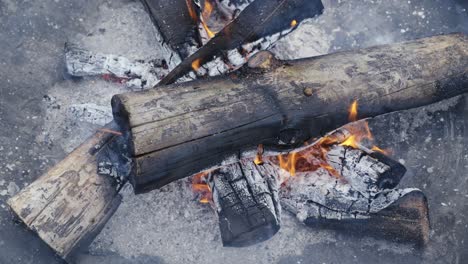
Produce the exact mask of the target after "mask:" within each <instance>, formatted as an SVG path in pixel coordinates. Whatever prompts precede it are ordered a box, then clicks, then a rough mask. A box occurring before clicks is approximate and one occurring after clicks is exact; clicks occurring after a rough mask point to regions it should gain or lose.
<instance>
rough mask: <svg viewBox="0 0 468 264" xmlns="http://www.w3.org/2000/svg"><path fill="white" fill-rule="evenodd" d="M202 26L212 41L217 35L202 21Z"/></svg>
mask: <svg viewBox="0 0 468 264" xmlns="http://www.w3.org/2000/svg"><path fill="white" fill-rule="evenodd" d="M201 24H202V26H203V28H204V29H205V31H206V34H207V35H208V38H210V39H211V38H213V37H214V36H215V33H214V32H213V31H211V30H210V28H209V27H208V25H207V24H206V23H205V22H204V21H201Z"/></svg>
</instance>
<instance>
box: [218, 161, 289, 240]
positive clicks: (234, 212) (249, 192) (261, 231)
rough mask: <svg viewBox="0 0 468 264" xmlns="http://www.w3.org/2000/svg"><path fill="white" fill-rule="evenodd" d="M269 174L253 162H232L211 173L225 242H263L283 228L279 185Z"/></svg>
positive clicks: (222, 236)
mask: <svg viewBox="0 0 468 264" xmlns="http://www.w3.org/2000/svg"><path fill="white" fill-rule="evenodd" d="M266 177H267V176H266ZM266 177H263V176H262V175H261V174H260V172H259V170H258V168H257V167H256V165H255V164H253V163H250V162H249V163H242V164H241V163H235V164H231V165H229V166H225V167H222V168H220V169H217V170H216V171H214V172H212V173H211V180H210V186H211V188H212V192H213V201H214V204H215V207H216V209H217V214H218V217H219V227H220V231H221V238H222V241H223V245H224V246H229V247H244V246H249V245H252V244H256V243H260V242H262V241H265V240H267V239H269V238H271V237H272V236H273V235H275V234H276V232H278V230H279V229H280V209H279V202H278V195H277V192H278V189H277V188H278V187H277V185H275V183H274V182H271V180H272V179H267V178H266Z"/></svg>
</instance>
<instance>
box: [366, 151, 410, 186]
mask: <svg viewBox="0 0 468 264" xmlns="http://www.w3.org/2000/svg"><path fill="white" fill-rule="evenodd" d="M370 156H371V157H373V158H375V159H377V160H378V161H380V162H382V163H384V164H386V165H388V166H389V167H390V170H388V171H386V172H385V173H383V174H382V175H380V178H379V179H378V180H377V185H378V187H379V188H380V189H392V188H395V187H396V186H397V185H398V184H399V183H400V180H401V178H403V176H404V175H405V173H406V167H405V166H404V165H403V164H401V163H400V162H398V161H396V160H394V159H392V158H390V157H389V156H387V155H385V154H383V153H380V152H373V153H371V154H370Z"/></svg>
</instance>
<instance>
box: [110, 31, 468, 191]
mask: <svg viewBox="0 0 468 264" xmlns="http://www.w3.org/2000/svg"><path fill="white" fill-rule="evenodd" d="M467 51H468V41H467V37H466V36H465V35H463V34H451V35H444V36H436V37H430V38H425V39H420V40H415V41H410V42H406V43H400V44H392V45H386V46H380V47H373V48H367V49H362V50H357V51H348V52H341V53H336V54H330V55H325V56H321V57H318V58H309V59H302V60H298V61H287V62H281V61H275V60H269V59H268V58H269V57H268V56H264V57H265V58H267V59H266V61H264V62H263V63H262V59H260V60H259V62H257V63H253V65H254V66H255V65H258V67H257V68H248V67H246V68H243V69H242V70H241V71H239V72H237V73H235V74H230V75H229V76H225V77H218V78H212V79H208V80H203V81H195V82H187V83H183V84H176V85H171V86H167V87H165V89H153V90H148V91H142V92H136V93H127V94H121V95H116V96H114V98H113V100H112V107H113V114H114V119H115V120H116V122H117V123H118V124H119V125H120V127H121V129H122V132H123V133H124V134H125V137H126V138H127V140H128V145H129V146H130V155H131V157H132V158H133V161H134V164H135V166H134V170H133V172H132V175H131V182H132V184H133V186H134V187H135V191H136V193H141V192H146V191H150V190H153V189H155V188H158V187H161V186H163V185H165V184H167V183H169V182H172V181H174V180H177V179H180V178H183V177H187V176H190V175H192V174H195V173H197V172H200V171H203V170H206V169H208V168H211V167H213V166H217V165H219V164H220V163H221V162H222V161H223V160H225V159H227V158H229V157H230V156H232V155H235V154H236V153H238V152H239V151H242V150H245V149H253V148H255V147H256V146H257V145H258V144H264V145H265V146H270V147H276V148H290V149H291V148H295V147H297V145H298V144H302V143H303V142H304V141H305V140H308V139H310V138H314V137H317V136H320V135H323V134H324V133H326V132H328V131H331V130H334V129H336V128H338V127H341V126H343V125H344V124H346V123H348V122H349V121H348V107H349V105H351V103H352V101H354V100H358V101H359V103H360V109H359V113H360V115H359V117H358V118H359V119H363V118H367V117H374V116H378V115H381V114H385V113H389V112H393V111H399V110H405V109H411V108H415V107H419V106H423V105H427V104H431V103H435V102H438V101H440V100H443V99H447V98H450V97H453V96H456V95H459V94H463V93H466V92H467V91H468V53H467ZM259 56H260V55H259ZM263 65H267V66H266V67H264V66H263ZM421 65H426V67H421Z"/></svg>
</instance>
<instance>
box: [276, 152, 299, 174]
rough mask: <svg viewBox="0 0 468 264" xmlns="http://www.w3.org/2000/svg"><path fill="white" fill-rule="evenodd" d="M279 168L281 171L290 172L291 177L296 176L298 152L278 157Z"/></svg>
mask: <svg viewBox="0 0 468 264" xmlns="http://www.w3.org/2000/svg"><path fill="white" fill-rule="evenodd" d="M278 161H279V166H280V168H281V169H283V170H286V171H288V172H289V174H290V175H291V176H294V175H296V161H297V152H292V153H290V154H289V155H278Z"/></svg>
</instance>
